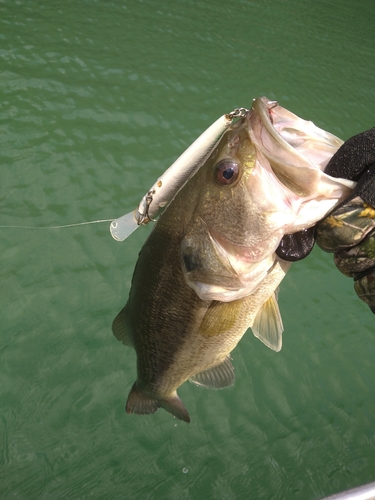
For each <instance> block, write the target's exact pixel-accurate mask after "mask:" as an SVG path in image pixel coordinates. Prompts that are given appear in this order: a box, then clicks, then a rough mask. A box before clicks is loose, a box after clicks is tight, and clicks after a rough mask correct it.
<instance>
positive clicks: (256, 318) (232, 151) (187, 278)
mask: <svg viewBox="0 0 375 500" xmlns="http://www.w3.org/2000/svg"><path fill="white" fill-rule="evenodd" d="M241 109H245V108H241ZM341 144H342V141H341V140H340V139H339V138H337V137H335V136H334V135H332V134H330V133H329V132H326V131H324V130H322V129H320V128H318V127H316V126H315V125H314V124H313V123H312V122H310V121H305V120H303V119H302V118H299V117H298V116H297V115H295V114H293V113H292V112H290V111H288V110H287V109H285V108H283V107H282V106H280V105H279V103H278V102H276V101H271V100H269V99H268V98H266V97H260V98H257V99H254V100H253V103H252V106H251V109H250V110H247V109H246V110H245V112H243V113H242V114H241V115H240V116H239V118H238V119H237V120H232V122H231V124H230V125H229V126H226V130H225V132H224V133H223V135H222V138H221V139H220V140H219V141H218V143H217V144H216V145H215V146H214V147H213V150H212V152H211V153H210V155H209V157H208V158H207V159H205V160H204V161H203V162H202V164H201V165H200V166H199V168H198V169H195V171H194V174H193V175H192V176H191V177H190V178H189V180H187V182H185V184H183V185H182V187H180V188H179V190H177V191H176V193H174V196H169V200H168V203H167V204H165V205H166V206H165V207H164V210H163V211H162V213H161V215H160V217H159V218H158V220H157V222H156V224H155V226H154V228H153V230H152V231H151V233H150V235H149V237H148V239H147V240H146V242H145V243H144V245H143V247H142V248H141V251H140V253H139V256H138V260H137V263H136V266H135V269H134V274H133V278H132V282H131V289H130V292H129V298H128V301H127V302H126V305H125V307H124V308H123V309H122V310H121V311H120V312H119V314H118V315H117V316H116V318H115V319H114V321H113V324H112V331H113V334H114V335H115V337H116V338H117V339H118V340H119V341H121V342H123V344H125V345H127V346H130V347H132V348H133V349H134V350H135V352H136V356H137V378H136V381H135V382H134V384H133V386H132V388H131V390H130V392H129V395H128V399H127V402H126V412H127V413H135V414H140V415H142V414H151V413H154V412H156V411H157V410H158V409H159V408H164V409H165V410H166V411H168V412H169V413H171V414H172V415H173V416H174V417H176V418H178V419H180V420H183V421H185V422H190V416H189V413H188V411H187V409H186V407H185V405H184V403H183V402H182V400H181V399H180V397H179V396H178V394H177V389H178V388H179V387H180V386H181V385H182V384H183V383H184V382H186V381H188V380H189V381H191V382H193V383H194V384H196V385H197V386H200V387H204V388H209V389H224V388H226V387H230V386H231V385H233V383H234V379H235V375H234V367H233V364H232V361H231V352H232V351H233V349H234V348H235V347H236V345H237V344H238V342H239V341H240V339H241V338H242V336H243V335H244V333H245V332H246V331H247V330H248V329H249V328H251V329H252V331H253V333H254V335H255V336H256V337H257V338H259V339H260V340H261V341H262V342H263V343H264V344H265V345H266V346H267V347H269V348H271V349H273V350H275V351H279V350H280V349H281V346H282V332H283V324H282V318H281V314H280V310H279V306H278V302H277V298H278V289H279V285H280V283H281V281H282V279H283V278H284V276H285V275H286V273H287V271H288V269H289V267H290V265H291V264H290V262H286V261H283V260H282V259H281V258H279V257H278V256H277V254H276V253H275V251H276V249H277V247H278V245H279V243H280V241H281V238H282V237H283V235H284V234H291V233H294V232H297V231H299V230H303V229H305V228H308V227H312V226H313V225H314V224H315V223H316V222H317V221H318V220H320V219H321V218H323V217H324V216H325V214H326V213H328V211H329V210H331V209H332V208H333V206H335V204H337V203H338V202H340V201H341V200H342V199H343V198H345V197H346V196H348V194H349V193H350V192H351V190H352V189H353V188H354V186H355V182H353V181H348V180H346V179H340V178H333V177H330V176H328V175H327V174H325V173H324V168H325V166H326V165H327V163H328V161H329V159H330V158H331V157H332V155H333V154H334V153H335V152H336V151H337V149H338V148H339V146H340V145H341ZM149 193H151V195H150V200H151V201H152V191H149ZM150 200H149V201H150ZM143 215H147V214H143Z"/></svg>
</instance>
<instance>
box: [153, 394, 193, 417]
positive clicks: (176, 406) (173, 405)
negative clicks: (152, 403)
mask: <svg viewBox="0 0 375 500" xmlns="http://www.w3.org/2000/svg"><path fill="white" fill-rule="evenodd" d="M158 403H159V405H160V406H161V407H162V408H164V410H167V411H168V412H169V413H171V414H172V415H174V416H175V417H176V418H179V419H180V420H184V422H187V423H189V422H190V416H189V413H188V411H187V409H186V408H185V406H184V403H183V402H182V400H181V399H180V398H179V396H178V395H177V392H176V391H175V393H174V395H173V396H172V397H170V398H166V399H159V401H158Z"/></svg>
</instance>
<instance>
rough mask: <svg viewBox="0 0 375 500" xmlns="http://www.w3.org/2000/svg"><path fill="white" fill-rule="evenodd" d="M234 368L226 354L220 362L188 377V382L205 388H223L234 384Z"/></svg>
mask: <svg viewBox="0 0 375 500" xmlns="http://www.w3.org/2000/svg"><path fill="white" fill-rule="evenodd" d="M234 379H235V376H234V368H233V365H232V363H231V360H230V357H229V356H227V357H226V358H225V359H224V361H222V362H221V363H220V364H218V365H216V366H214V367H212V368H209V369H208V370H204V371H202V372H200V373H197V374H196V375H194V377H191V378H190V382H193V384H196V385H199V386H200V387H205V388H206V389H225V388H226V387H230V386H231V385H233V384H234Z"/></svg>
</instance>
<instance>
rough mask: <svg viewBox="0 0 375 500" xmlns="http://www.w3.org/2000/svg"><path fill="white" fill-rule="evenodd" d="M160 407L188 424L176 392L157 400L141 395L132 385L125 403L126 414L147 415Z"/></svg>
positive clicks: (188, 420) (188, 419) (186, 415)
mask: <svg viewBox="0 0 375 500" xmlns="http://www.w3.org/2000/svg"><path fill="white" fill-rule="evenodd" d="M160 407H162V408H164V409H165V410H167V411H168V412H169V413H171V414H172V415H174V416H175V417H177V418H179V419H180V420H184V421H185V422H190V417H189V413H188V411H187V409H186V408H185V406H184V403H183V402H182V401H181V399H180V398H179V397H178V395H177V392H176V391H175V393H174V394H173V396H171V397H170V398H165V399H157V398H151V397H149V396H147V395H145V394H143V392H142V391H140V390H139V389H138V388H137V382H135V383H134V384H133V387H132V388H131V390H130V392H129V396H128V400H127V402H126V413H136V414H137V415H149V414H150V413H155V412H156V411H158V409H159V408H160Z"/></svg>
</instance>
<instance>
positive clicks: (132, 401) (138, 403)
mask: <svg viewBox="0 0 375 500" xmlns="http://www.w3.org/2000/svg"><path fill="white" fill-rule="evenodd" d="M159 407H160V404H159V403H158V401H157V400H156V399H153V398H149V397H148V396H146V395H145V394H143V392H142V391H140V390H139V389H138V388H137V382H134V384H133V387H132V388H131V390H130V392H129V396H128V400H127V401H126V413H136V414H137V415H148V414H150V413H155V412H156V411H157V410H158V409H159Z"/></svg>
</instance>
